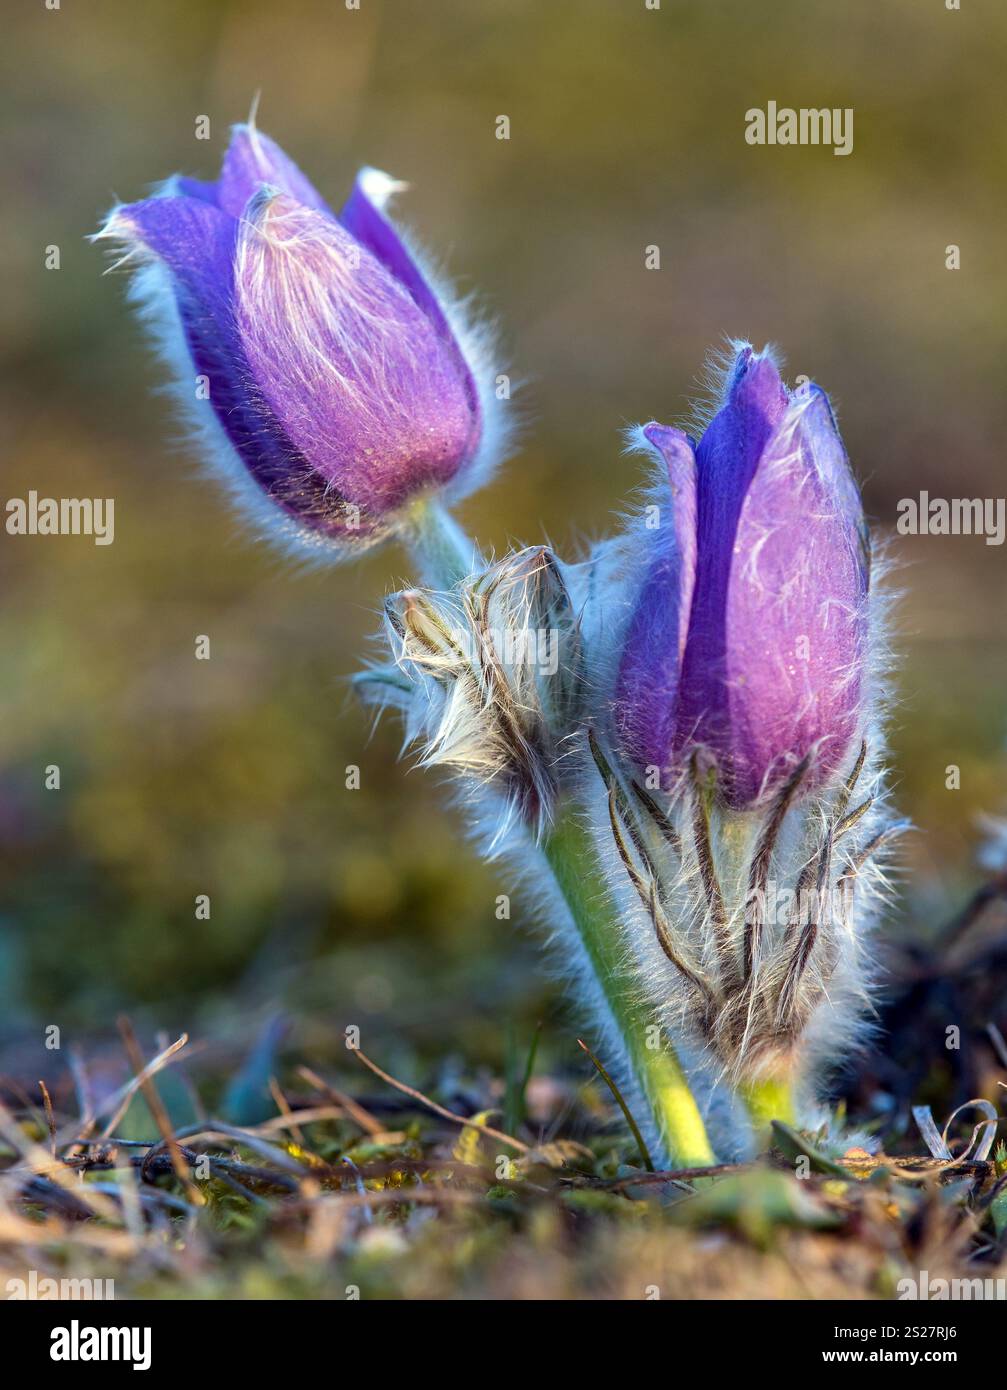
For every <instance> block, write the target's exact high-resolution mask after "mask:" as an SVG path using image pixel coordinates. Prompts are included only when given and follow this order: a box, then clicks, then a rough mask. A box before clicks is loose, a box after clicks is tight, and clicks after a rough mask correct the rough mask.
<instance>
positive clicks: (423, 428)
mask: <svg viewBox="0 0 1007 1390" xmlns="http://www.w3.org/2000/svg"><path fill="white" fill-rule="evenodd" d="M398 187H401V185H396V184H395V183H394V182H393V181H392V180H391V179H389V178H388V176H387V175H384V174H381V173H379V172H378V171H377V170H373V169H365V170H363V171H362V172H361V174H360V175H359V176H358V178H357V181H356V183H355V185H354V188H353V191H352V192H351V194H350V197H349V199H348V201H347V202H346V205H345V207H344V208H343V210H342V211H341V212H340V213H339V215H338V216H336V215H335V214H334V213H333V212H332V211H331V210H330V209H329V207H328V206H327V205H326V203H325V201H324V200H323V198H322V197H321V195H320V194H319V193H318V192H317V191H316V190H315V189H314V188H313V187H312V185H311V183H310V182H309V181H308V180H307V179H306V178H305V176H304V175H303V174H302V173H301V172H300V170H299V169H298V168H297V167H296V165H295V164H293V163H292V161H291V160H290V159H288V158H287V156H286V155H285V154H284V153H283V151H282V150H281V149H280V148H279V146H278V145H276V144H275V143H274V142H273V141H272V140H270V139H269V138H268V137H267V136H265V135H263V134H262V133H261V132H260V131H258V130H257V129H256V128H255V126H254V125H241V126H237V127H235V129H234V133H233V137H232V140H231V144H230V147H229V149H228V151H227V154H226V156H225V158H224V163H223V168H222V170H221V173H220V177H219V178H218V179H217V180H216V181H215V182H213V183H203V182H200V181H198V180H194V179H187V178H182V177H177V178H175V179H172V180H170V181H169V182H168V183H167V184H166V185H164V186H163V188H162V189H161V190H160V192H159V194H158V196H156V197H153V198H149V199H146V200H145V201H143V202H138V203H131V204H127V205H122V206H119V207H117V208H115V210H114V211H113V212H112V214H111V216H110V217H109V219H108V222H107V223H106V225H105V227H104V228H103V229H102V231H101V232H100V233H99V234H98V235H99V237H108V238H112V239H114V240H115V241H116V242H118V243H121V244H122V245H124V246H125V248H126V252H127V254H126V256H125V258H124V260H125V261H126V262H129V263H135V264H137V265H138V267H139V268H140V272H141V273H140V276H139V278H138V283H137V294H138V297H140V298H141V300H142V301H143V302H144V303H145V305H146V306H147V307H150V308H153V310H154V312H155V316H156V318H157V319H158V322H159V324H160V325H162V326H164V327H166V328H167V330H168V332H167V333H163V334H162V341H163V342H166V343H167V345H168V347H169V348H171V347H173V346H174V345H175V340H176V339H177V337H178V334H177V330H178V329H179V328H180V329H181V347H182V349H183V351H182V354H181V360H180V362H176V370H177V375H178V378H179V382H180V385H181V387H182V389H183V391H184V394H185V398H186V399H188V400H189V401H191V400H192V399H193V397H196V405H197V409H200V406H201V415H202V419H201V425H202V428H203V432H204V436H205V435H207V434H209V435H211V436H212V438H211V439H209V440H207V442H209V443H210V444H211V445H215V446H222V447H216V448H215V449H214V453H215V455H216V458H217V460H218V462H220V463H221V464H222V465H223V467H224V470H225V473H226V476H227V478H228V480H229V481H230V482H231V484H232V486H234V487H235V488H236V489H237V490H238V492H239V493H240V497H239V501H240V502H242V503H243V504H244V505H245V506H246V507H247V508H248V509H249V510H250V511H251V512H252V514H253V516H254V517H255V518H256V519H258V521H259V522H260V524H262V525H263V527H264V528H265V529H266V530H267V531H271V532H273V533H274V534H275V533H276V532H277V530H278V531H279V533H280V535H281V537H282V538H284V539H287V540H289V541H293V542H295V543H296V544H297V545H298V547H299V548H301V549H303V548H305V547H306V548H307V549H308V550H318V549H325V548H328V549H332V547H333V543H334V545H335V548H336V550H337V552H338V551H339V550H340V549H360V548H362V547H364V546H366V545H368V544H372V543H373V542H375V541H377V540H380V539H382V538H383V537H384V536H386V535H387V534H389V533H390V532H391V531H393V530H395V529H396V526H397V525H399V524H400V523H401V520H402V515H403V513H404V511H405V509H407V508H408V506H409V505H410V503H412V502H413V501H414V500H416V499H418V498H421V497H423V496H424V495H427V494H429V493H432V492H440V491H444V492H446V493H447V494H448V495H449V496H450V497H451V498H455V497H458V496H461V495H463V494H464V493H465V492H466V491H468V490H470V489H471V488H472V487H473V486H475V485H476V482H477V481H478V479H479V476H480V475H481V474H482V473H483V472H484V471H485V466H486V463H487V458H486V453H487V449H486V444H487V440H486V435H487V430H486V428H485V426H486V421H485V418H484V416H485V405H486V400H485V399H483V398H481V393H480V388H479V383H478V381H477V377H476V371H475V370H474V368H475V366H476V365H477V364H476V363H475V361H474V360H473V359H474V357H475V353H476V349H477V347H478V344H473V342H470V341H467V342H466V345H465V348H463V346H462V341H461V340H462V338H464V336H465V330H463V329H459V330H458V331H457V332H456V330H455V328H454V327H453V326H452V322H449V311H448V310H447V309H446V308H445V306H444V305H443V304H442V303H441V301H440V300H439V299H438V297H437V295H436V294H435V292H434V290H433V289H432V288H431V286H430V284H429V283H428V281H427V279H426V277H425V276H424V274H423V273H422V271H421V270H420V268H419V265H418V264H417V262H416V260H415V259H414V257H413V255H412V254H411V253H410V251H409V250H408V249H407V247H406V245H405V243H404V242H403V240H402V239H401V238H400V236H399V235H398V233H397V232H396V231H395V229H394V228H393V226H392V224H391V223H390V222H389V221H388V219H387V218H386V217H385V215H384V211H383V208H384V205H385V204H386V202H387V200H388V198H389V196H390V195H391V193H393V192H394V191H396V189H397V188H398ZM121 263H122V262H120V264H121ZM165 309H167V311H168V315H167V318H168V322H167V323H165V314H164V310H165ZM200 394H202V397H203V400H202V402H201V403H200V401H199V397H200ZM486 394H487V396H490V395H491V394H492V393H486Z"/></svg>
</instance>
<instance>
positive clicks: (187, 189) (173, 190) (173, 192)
mask: <svg viewBox="0 0 1007 1390" xmlns="http://www.w3.org/2000/svg"><path fill="white" fill-rule="evenodd" d="M167 192H168V193H169V195H170V196H172V197H182V198H198V199H199V200H200V201H201V202H204V203H213V204H216V202H217V184H216V182H215V181H214V182H207V180H206V179H190V178H187V177H186V176H185V174H176V176H175V178H174V179H172V180H170V187H169V188H168V190H167Z"/></svg>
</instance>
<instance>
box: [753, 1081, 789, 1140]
mask: <svg viewBox="0 0 1007 1390" xmlns="http://www.w3.org/2000/svg"><path fill="white" fill-rule="evenodd" d="M740 1089H741V1098H742V1100H743V1101H744V1102H745V1105H746V1106H747V1107H748V1113H749V1115H750V1116H751V1117H752V1125H753V1127H754V1128H755V1130H756V1132H757V1133H760V1134H761V1133H763V1132H764V1131H766V1130H768V1129H769V1126H770V1125H771V1124H772V1122H773V1120H781V1121H782V1122H783V1123H784V1124H785V1125H793V1124H794V1123H795V1120H796V1116H795V1113H794V1093H793V1088H792V1086H791V1084H790V1082H789V1081H788V1080H787V1079H786V1078H784V1077H778V1076H767V1077H763V1078H762V1079H761V1080H759V1081H750V1082H749V1083H748V1084H747V1085H745V1086H742V1087H741V1088H740Z"/></svg>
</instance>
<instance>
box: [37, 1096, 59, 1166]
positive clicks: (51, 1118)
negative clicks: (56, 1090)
mask: <svg viewBox="0 0 1007 1390" xmlns="http://www.w3.org/2000/svg"><path fill="white" fill-rule="evenodd" d="M38 1084H39V1089H40V1090H41V1092H42V1100H43V1103H44V1104H45V1122H46V1125H47V1127H48V1129H49V1149H50V1152H51V1153H52V1156H53V1158H55V1157H56V1116H55V1115H54V1114H53V1109H52V1097H51V1096H50V1094H49V1087H48V1086H47V1085H46V1084H45V1082H44V1081H39V1083H38Z"/></svg>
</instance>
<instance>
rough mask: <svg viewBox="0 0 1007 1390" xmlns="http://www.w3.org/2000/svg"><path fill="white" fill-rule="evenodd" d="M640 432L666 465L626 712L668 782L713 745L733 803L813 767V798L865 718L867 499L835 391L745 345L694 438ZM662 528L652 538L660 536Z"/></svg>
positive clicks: (623, 681)
mask: <svg viewBox="0 0 1007 1390" xmlns="http://www.w3.org/2000/svg"><path fill="white" fill-rule="evenodd" d="M643 434H644V436H645V438H646V440H647V441H648V443H649V444H650V446H651V447H652V448H653V449H654V450H655V451H656V452H657V454H658V455H659V456H660V458H661V459H662V461H663V463H664V465H665V466H666V468H667V474H668V481H669V484H670V490H671V496H670V498H668V499H667V501H668V503H669V504H670V511H671V517H670V520H668V519H665V521H663V522H662V525H661V526H660V528H659V529H658V530H657V532H656V533H655V532H648V531H646V530H644V531H642V532H641V534H642V536H643V537H644V539H645V541H647V540H650V542H651V543H650V548H649V554H648V557H647V561H646V570H645V574H644V577H643V581H642V584H641V586H640V589H639V593H638V595H637V596H636V598H635V604H634V607H633V609H632V613H631V616H630V619H629V622H628V626H627V628H626V636H625V639H624V646H623V650H622V653H621V658H620V663H619V669H618V673H617V678H616V686H615V700H614V717H615V724H616V729H617V733H618V735H619V739H620V742H621V745H622V747H623V749H624V751H625V752H626V753H627V755H628V756H629V757H630V758H631V759H632V760H634V761H635V762H637V763H639V764H640V765H642V766H650V767H656V768H659V769H660V771H661V774H662V777H663V779H664V781H665V784H666V785H670V782H671V780H672V779H673V778H674V776H675V775H676V774H677V773H678V772H679V771H680V770H681V769H682V768H683V767H684V766H685V765H686V764H687V763H688V762H689V760H690V759H691V758H692V756H693V754H695V753H697V752H698V753H699V755H700V763H701V766H703V767H706V766H709V765H712V766H714V767H715V769H716V785H717V789H718V792H719V794H720V796H721V797H722V798H723V800H724V801H726V802H727V804H728V805H730V806H732V807H735V808H742V807H747V806H750V805H753V804H755V803H757V802H759V801H760V800H762V799H763V798H765V797H766V796H768V795H770V794H771V793H772V792H773V791H774V789H776V788H778V787H779V786H780V784H781V782H782V781H784V780H785V779H786V778H787V777H788V776H789V775H790V774H792V773H793V771H794V770H795V768H797V767H798V766H799V765H800V764H801V763H803V762H805V760H807V766H806V768H805V770H804V773H803V776H802V782H801V790H802V791H808V790H811V789H812V788H813V787H816V786H820V785H821V784H822V783H823V782H824V781H825V780H826V779H827V778H828V777H829V775H830V774H831V773H832V772H834V771H835V770H836V768H837V767H838V766H839V765H840V764H842V763H843V762H844V760H845V759H847V757H848V755H849V751H850V748H851V745H852V744H853V743H854V741H855V740H857V739H858V737H859V733H860V730H861V726H862V723H863V718H864V698H865V689H864V686H865V677H864V664H865V661H866V656H867V595H868V583H869V561H868V552H867V540H866V530H865V525H864V517H863V510H862V507H861V502H860V495H859V492H858V490H857V487H856V484H855V483H854V481H853V477H852V475H851V472H850V468H849V463H848V460H847V457H846V452H845V450H844V448H843V444H842V441H841V439H840V437H839V432H838V430H837V428H836V422H835V417H834V416H833V414H832V410H831V407H830V405H829V401H828V398H827V397H826V395H825V394H824V392H823V391H821V390H820V389H819V388H818V387H817V386H814V385H807V386H804V387H802V388H801V389H799V390H797V391H795V392H789V391H788V390H787V388H786V387H785V386H784V385H783V382H782V381H781V380H780V375H779V372H778V371H777V368H776V365H775V363H774V361H773V359H772V357H771V356H770V355H768V354H767V353H761V354H757V353H755V352H754V351H753V350H752V348H751V347H749V346H744V347H742V348H741V349H740V350H739V351H737V353H736V355H735V357H734V361H733V365H732V367H731V369H730V373H729V376H728V381H727V389H726V393H725V398H724V402H723V405H722V406H721V408H720V410H719V411H718V412H717V414H716V415H715V416H714V418H713V420H712V421H711V422H710V424H709V426H708V428H707V429H706V432H705V433H704V434H703V437H702V439H701V441H700V442H699V444H698V446H695V448H694V445H693V442H692V441H691V440H690V439H689V438H688V437H687V436H686V435H685V434H683V433H682V431H680V430H674V429H669V428H667V427H665V426H662V425H657V424H652V425H648V426H646V427H645V429H644V431H643ZM655 536H656V539H651V538H653V537H655Z"/></svg>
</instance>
